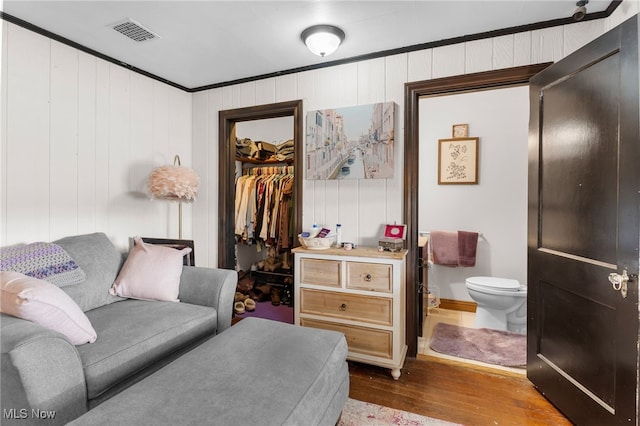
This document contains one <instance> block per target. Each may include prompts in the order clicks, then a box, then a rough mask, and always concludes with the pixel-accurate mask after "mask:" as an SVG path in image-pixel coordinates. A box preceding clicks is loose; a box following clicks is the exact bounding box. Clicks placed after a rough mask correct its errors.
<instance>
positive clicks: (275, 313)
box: [236, 301, 293, 324]
mask: <svg viewBox="0 0 640 426" xmlns="http://www.w3.org/2000/svg"><path fill="white" fill-rule="evenodd" d="M236 316H237V317H239V318H246V317H257V318H266V319H270V320H274V321H280V322H286V323H288V324H293V307H292V306H287V305H282V304H281V305H279V306H273V305H272V304H271V302H270V301H266V302H259V303H256V309H255V310H253V311H246V312H245V313H243V314H239V315H236Z"/></svg>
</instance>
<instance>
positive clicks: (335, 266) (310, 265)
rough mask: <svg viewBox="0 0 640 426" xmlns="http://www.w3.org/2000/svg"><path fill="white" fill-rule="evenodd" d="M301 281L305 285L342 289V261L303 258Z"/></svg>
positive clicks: (301, 261) (301, 262)
mask: <svg viewBox="0 0 640 426" xmlns="http://www.w3.org/2000/svg"><path fill="white" fill-rule="evenodd" d="M300 281H301V282H302V283H303V284H314V285H325V286H328V287H340V286H341V281H340V261H339V260H324V259H306V258H303V259H301V260H300Z"/></svg>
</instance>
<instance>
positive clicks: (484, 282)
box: [467, 277, 520, 291]
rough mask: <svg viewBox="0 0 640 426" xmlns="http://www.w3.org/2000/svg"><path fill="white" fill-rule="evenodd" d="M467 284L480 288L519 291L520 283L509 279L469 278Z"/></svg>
mask: <svg viewBox="0 0 640 426" xmlns="http://www.w3.org/2000/svg"><path fill="white" fill-rule="evenodd" d="M467 282H469V283H471V284H475V285H478V286H482V287H489V288H497V289H502V290H511V291H516V290H519V289H520V282H518V280H512V279H510V278H497V277H470V278H467Z"/></svg>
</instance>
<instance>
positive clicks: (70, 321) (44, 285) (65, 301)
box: [0, 271, 97, 345]
mask: <svg viewBox="0 0 640 426" xmlns="http://www.w3.org/2000/svg"><path fill="white" fill-rule="evenodd" d="M0 290H1V294H0V296H1V298H0V300H1V303H0V312H2V313H5V314H8V315H12V316H14V317H18V318H22V319H25V320H28V321H33V322H35V323H36V324H40V325H41V326H43V327H46V328H48V329H51V330H54V331H57V332H58V333H61V334H63V335H64V336H66V337H67V338H68V339H69V341H71V343H73V344H74V345H82V344H85V343H93V342H95V341H96V338H97V334H96V331H95V330H94V329H93V326H92V325H91V322H90V321H89V318H87V316H86V315H85V314H84V312H82V309H80V307H79V306H78V305H77V304H76V302H74V301H73V299H71V297H69V295H68V294H67V293H65V292H64V291H63V290H61V289H60V288H59V287H58V286H56V285H54V284H51V283H50V282H47V281H44V280H40V279H38V278H34V277H30V276H27V275H24V274H21V273H19V272H15V271H2V272H0Z"/></svg>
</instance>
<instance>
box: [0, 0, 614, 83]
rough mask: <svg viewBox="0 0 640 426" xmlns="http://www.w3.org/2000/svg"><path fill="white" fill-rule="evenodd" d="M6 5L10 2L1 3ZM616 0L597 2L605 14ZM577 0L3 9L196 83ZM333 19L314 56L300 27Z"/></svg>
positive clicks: (83, 0) (593, 8)
mask: <svg viewBox="0 0 640 426" xmlns="http://www.w3.org/2000/svg"><path fill="white" fill-rule="evenodd" d="M0 1H1V0H0ZM609 3H611V1H610V0H606V1H598V0H591V1H589V4H588V5H587V7H588V12H589V13H592V12H600V11H603V10H605V9H606V8H607V6H608V5H609ZM575 9H576V1H574V0H553V1H541V0H510V1H509V0H502V1H480V0H475V1H473V0H472V1H456V0H444V1H442V0H440V1H438V0H421V1H398V0H396V1H356V0H352V1H345V0H343V1H324V0H297V1H204V0H201V1H151V0H148V1H92V0H76V1H30V0H20V1H15V0H14V1H7V0H5V1H4V5H3V11H4V12H5V13H7V14H9V15H12V16H14V17H16V18H19V19H22V20H24V21H27V22H29V23H31V24H34V25H36V26H38V27H40V28H42V29H45V30H47V31H50V32H52V33H54V34H57V35H59V36H62V37H65V38H67V39H69V40H71V41H73V42H76V43H78V44H81V45H83V46H85V47H87V48H90V49H93V50H95V51H97V52H100V53H102V54H104V55H107V56H109V57H112V58H114V59H117V60H118V61H121V62H124V63H126V64H129V65H131V66H133V67H136V68H138V69H141V70H143V71H146V72H148V73H151V74H154V75H156V76H158V77H160V78H162V79H166V80H169V81H171V82H173V83H176V84H178V85H181V86H183V87H186V88H189V89H192V88H198V87H203V86H208V85H215V84H221V83H225V82H230V81H235V80H239V79H244V78H251V77H256V76H260V75H265V74H271V73H275V72H278V71H287V70H291V69H295V68H299V67H309V66H316V65H318V64H323V63H326V62H330V61H340V60H345V59H348V58H353V57H357V56H361V55H368V54H373V53H376V52H381V51H385V50H390V49H398V48H403V47H409V46H414V45H420V44H424V43H430V42H435V41H439V40H445V39H449V38H453V37H458V36H465V35H471V34H477V33H481V32H485V31H492V30H499V29H502V28H508V27H514V26H521V25H527V24H533V23H537V22H544V21H549V20H553V19H562V18H569V17H571V15H572V14H573V12H574V10H575ZM126 18H131V19H133V20H134V21H136V22H138V23H140V24H142V25H143V26H145V27H146V28H148V29H150V30H151V31H153V32H155V33H157V34H159V35H160V38H159V39H156V40H152V41H147V42H142V43H136V42H134V41H132V40H131V39H129V38H127V37H125V36H123V35H121V34H120V33H118V32H116V31H115V30H113V29H112V28H111V27H110V26H109V25H110V24H114V23H117V22H119V21H122V20H123V19H126ZM315 24H333V25H336V26H338V27H340V28H342V29H343V30H344V32H345V33H346V40H345V41H344V43H343V44H342V46H341V47H340V48H339V49H338V51H337V52H336V53H334V54H333V55H331V56H328V57H326V58H324V59H323V58H320V57H318V56H315V55H313V54H312V53H311V52H309V51H308V50H307V49H306V47H305V46H304V44H303V43H302V41H301V40H300V33H301V32H302V30H304V29H305V28H307V27H309V26H311V25H315Z"/></svg>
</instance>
